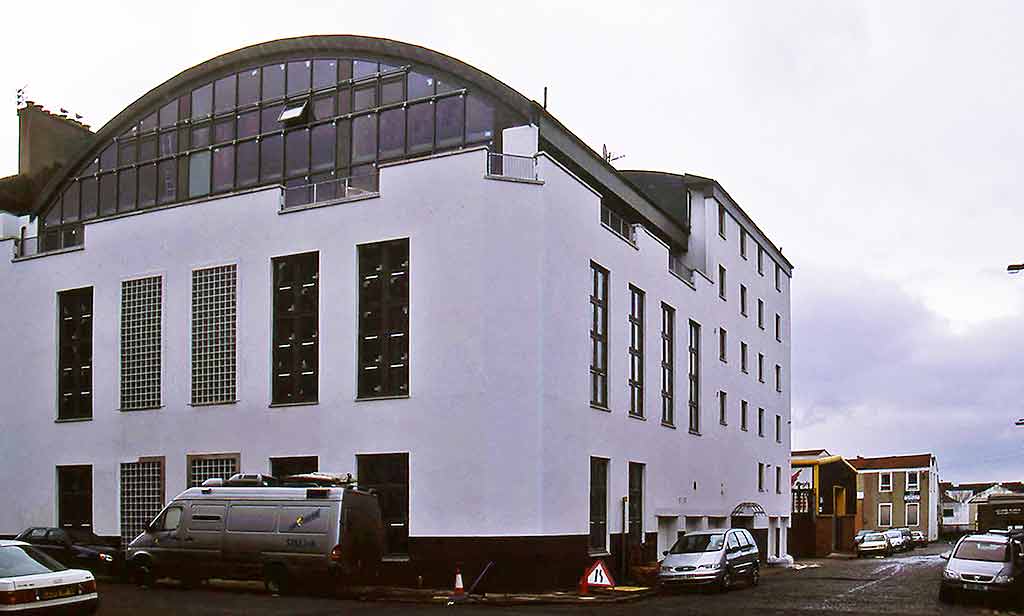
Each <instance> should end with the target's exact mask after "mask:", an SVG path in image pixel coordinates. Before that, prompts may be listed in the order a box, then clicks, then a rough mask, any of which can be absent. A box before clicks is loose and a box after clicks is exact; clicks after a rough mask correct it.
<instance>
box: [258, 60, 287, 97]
mask: <svg viewBox="0 0 1024 616" xmlns="http://www.w3.org/2000/svg"><path fill="white" fill-rule="evenodd" d="M282 96H284V64H272V65H270V66H264V67H263V100H265V101H269V100H274V99H275V98H281V97H282Z"/></svg>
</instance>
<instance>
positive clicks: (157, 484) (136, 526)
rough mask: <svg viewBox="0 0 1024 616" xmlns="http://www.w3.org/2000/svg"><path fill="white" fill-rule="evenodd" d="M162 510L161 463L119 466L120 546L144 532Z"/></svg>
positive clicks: (158, 461)
mask: <svg viewBox="0 0 1024 616" xmlns="http://www.w3.org/2000/svg"><path fill="white" fill-rule="evenodd" d="M163 506H164V468H163V461H162V460H159V459H154V460H139V461H138V462H122V463H121V546H122V548H126V547H128V544H129V543H130V542H131V541H132V539H134V538H135V537H137V536H138V535H139V533H141V532H142V531H144V530H145V529H146V526H147V525H148V524H149V523H150V522H152V521H153V518H155V517H156V515H157V514H158V513H160V510H161V509H163Z"/></svg>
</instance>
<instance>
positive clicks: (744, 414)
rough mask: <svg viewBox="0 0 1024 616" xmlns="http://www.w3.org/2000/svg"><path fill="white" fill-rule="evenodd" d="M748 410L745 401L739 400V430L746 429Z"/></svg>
mask: <svg viewBox="0 0 1024 616" xmlns="http://www.w3.org/2000/svg"><path fill="white" fill-rule="evenodd" d="M748 410H750V404H749V403H748V402H747V401H746V400H740V430H744V431H745V430H746V429H747V425H748V424H747V411H748Z"/></svg>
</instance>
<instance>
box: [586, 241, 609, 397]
mask: <svg viewBox="0 0 1024 616" xmlns="http://www.w3.org/2000/svg"><path fill="white" fill-rule="evenodd" d="M590 275H591V278H592V286H591V289H590V309H591V321H590V345H591V354H590V403H591V404H593V405H595V406H600V407H603V408H607V407H608V270H606V269H604V268H603V267H601V266H600V265H598V264H596V263H594V262H593V261H591V263H590Z"/></svg>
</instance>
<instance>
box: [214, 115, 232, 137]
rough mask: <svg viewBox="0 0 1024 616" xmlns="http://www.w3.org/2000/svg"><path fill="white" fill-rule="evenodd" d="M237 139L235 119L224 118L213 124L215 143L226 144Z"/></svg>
mask: <svg viewBox="0 0 1024 616" xmlns="http://www.w3.org/2000/svg"><path fill="white" fill-rule="evenodd" d="M234 138H235V117H234V116H231V117H230V118H222V119H219V120H217V121H215V122H214V123H213V142H214V143H224V142H226V141H231V140H233V139H234Z"/></svg>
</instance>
